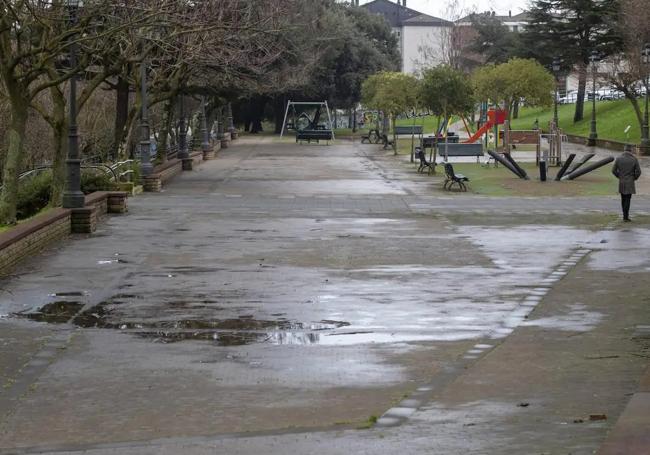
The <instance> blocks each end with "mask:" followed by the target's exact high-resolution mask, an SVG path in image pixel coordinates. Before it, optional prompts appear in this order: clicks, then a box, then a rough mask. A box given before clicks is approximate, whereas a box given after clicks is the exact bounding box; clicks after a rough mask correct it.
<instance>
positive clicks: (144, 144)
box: [140, 46, 153, 175]
mask: <svg viewBox="0 0 650 455" xmlns="http://www.w3.org/2000/svg"><path fill="white" fill-rule="evenodd" d="M140 87H141V89H142V112H141V115H140V129H141V132H142V140H141V141H140V169H141V170H142V175H150V174H151V173H152V172H153V164H151V140H150V134H151V132H150V130H149V115H148V111H147V65H146V61H145V59H144V46H143V58H142V63H141V64H140Z"/></svg>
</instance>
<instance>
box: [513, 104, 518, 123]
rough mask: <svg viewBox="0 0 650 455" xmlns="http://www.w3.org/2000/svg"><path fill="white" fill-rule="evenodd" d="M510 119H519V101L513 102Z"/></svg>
mask: <svg viewBox="0 0 650 455" xmlns="http://www.w3.org/2000/svg"><path fill="white" fill-rule="evenodd" d="M512 118H514V119H518V118H519V101H515V106H514V108H513V109H512Z"/></svg>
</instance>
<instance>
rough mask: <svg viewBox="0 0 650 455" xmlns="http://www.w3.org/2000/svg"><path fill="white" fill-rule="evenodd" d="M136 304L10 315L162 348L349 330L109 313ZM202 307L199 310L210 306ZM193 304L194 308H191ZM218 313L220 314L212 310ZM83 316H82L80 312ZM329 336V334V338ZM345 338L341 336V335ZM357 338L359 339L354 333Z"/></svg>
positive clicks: (118, 301)
mask: <svg viewBox="0 0 650 455" xmlns="http://www.w3.org/2000/svg"><path fill="white" fill-rule="evenodd" d="M64 294H65V295H67V296H82V295H83V294H81V293H57V294H51V296H62V295H64ZM130 299H141V296H137V295H134V294H118V295H115V296H113V297H112V298H111V299H110V300H108V301H106V302H102V303H100V304H98V305H96V306H93V307H91V308H89V309H86V310H83V307H84V304H83V303H82V302H80V301H73V300H59V301H54V302H50V303H47V304H45V305H43V306H42V307H41V308H40V309H38V310H36V311H26V312H20V313H15V314H14V315H13V316H16V317H19V318H26V319H30V320H32V321H37V322H46V323H55V324H65V323H69V324H73V325H75V326H77V327H82V328H98V329H114V330H120V331H123V332H125V333H131V334H133V335H135V336H137V337H140V338H144V339H148V340H152V341H154V342H161V343H175V342H178V341H185V340H200V341H209V342H211V343H212V344H214V345H217V346H241V345H246V344H252V343H268V344H277V345H280V344H296V345H307V344H320V343H321V340H323V336H324V334H323V332H333V331H335V330H336V329H339V328H342V327H346V326H349V325H350V324H349V323H348V322H344V321H333V320H321V321H316V322H299V321H295V320H289V319H287V318H284V317H281V315H280V314H278V315H275V316H276V317H275V318H274V319H256V318H255V317H254V316H252V315H241V316H238V317H233V318H224V319H216V318H215V319H192V318H187V319H173V320H172V319H160V320H150V319H149V320H146V321H144V320H136V319H124V320H122V319H120V318H119V317H116V314H115V313H116V312H115V311H114V310H115V308H116V307H118V306H119V305H122V304H124V302H125V301H126V300H130ZM209 303H212V302H211V301H205V300H203V301H201V302H199V304H209ZM195 304H196V303H195ZM174 305H176V306H180V307H187V306H190V303H189V302H184V301H177V302H171V306H174ZM213 309H214V310H221V308H214V307H213ZM82 310H83V311H82ZM330 334H332V333H330ZM342 335H345V334H342ZM354 335H358V333H354Z"/></svg>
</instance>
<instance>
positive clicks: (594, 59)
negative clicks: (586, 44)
mask: <svg viewBox="0 0 650 455" xmlns="http://www.w3.org/2000/svg"><path fill="white" fill-rule="evenodd" d="M599 60H600V56H599V54H598V51H592V52H591V55H590V56H589V61H590V62H591V71H592V77H593V78H592V90H591V91H592V98H591V101H592V104H591V128H590V130H589V140H588V141H587V145H589V146H592V147H593V146H594V145H596V139H598V133H597V132H596V63H598V61H599Z"/></svg>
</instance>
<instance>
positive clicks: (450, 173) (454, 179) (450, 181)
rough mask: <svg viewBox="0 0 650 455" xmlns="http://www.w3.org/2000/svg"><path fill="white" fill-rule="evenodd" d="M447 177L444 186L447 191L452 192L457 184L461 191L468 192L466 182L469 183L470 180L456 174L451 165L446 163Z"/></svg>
mask: <svg viewBox="0 0 650 455" xmlns="http://www.w3.org/2000/svg"><path fill="white" fill-rule="evenodd" d="M445 177H446V179H445V183H444V184H443V185H442V187H443V188H444V189H445V190H448V191H451V187H452V186H453V185H454V183H456V184H458V188H459V189H460V191H467V186H465V183H464V182H469V179H468V178H467V177H465V176H464V175H463V174H456V173H455V172H454V167H453V166H452V165H451V163H445Z"/></svg>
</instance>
